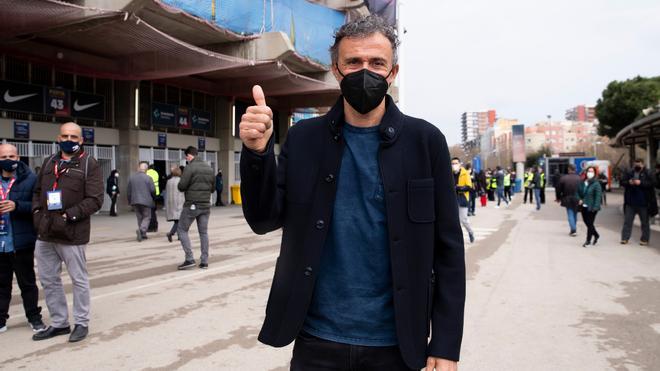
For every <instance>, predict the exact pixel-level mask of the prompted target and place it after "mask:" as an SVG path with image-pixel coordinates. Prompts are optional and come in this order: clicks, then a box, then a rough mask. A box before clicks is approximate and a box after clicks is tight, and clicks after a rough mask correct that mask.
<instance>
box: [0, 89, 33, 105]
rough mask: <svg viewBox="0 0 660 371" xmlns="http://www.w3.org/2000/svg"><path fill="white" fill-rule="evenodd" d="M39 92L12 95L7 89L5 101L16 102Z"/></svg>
mask: <svg viewBox="0 0 660 371" xmlns="http://www.w3.org/2000/svg"><path fill="white" fill-rule="evenodd" d="M37 94H38V93H34V94H24V95H14V96H12V95H10V94H9V90H7V91H5V97H4V98H5V102H7V103H14V102H18V101H20V100H23V99H27V98H30V97H34V96H35V95H37Z"/></svg>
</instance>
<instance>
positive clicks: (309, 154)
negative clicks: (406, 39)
mask: <svg viewBox="0 0 660 371" xmlns="http://www.w3.org/2000/svg"><path fill="white" fill-rule="evenodd" d="M397 45H398V40H397V37H396V33H395V31H394V29H393V28H392V27H391V26H389V25H388V24H387V23H386V22H384V21H383V20H382V19H381V18H378V17H377V16H368V17H366V18H361V19H357V20H354V21H351V22H349V23H347V24H345V25H344V26H342V27H341V28H340V29H339V30H338V31H337V33H336V34H335V43H334V45H333V46H332V47H331V48H330V51H331V53H332V62H333V66H332V71H333V73H334V75H335V77H336V78H337V81H339V84H340V87H341V93H342V96H341V97H340V99H339V100H338V101H337V103H336V104H335V106H334V107H332V109H331V110H330V111H329V112H328V113H327V114H326V115H324V116H321V117H317V118H313V119H309V120H305V121H301V122H299V123H298V124H296V126H294V127H292V128H291V129H290V130H289V132H288V134H287V139H286V142H285V143H284V145H283V146H282V148H281V151H280V154H279V157H278V161H277V162H276V161H275V154H274V141H273V138H272V133H273V121H272V118H273V114H272V111H271V109H270V108H269V107H268V106H267V105H266V98H265V96H264V92H263V90H262V89H261V87H259V86H255V87H254V88H253V91H252V94H253V97H254V100H255V103H256V106H252V107H249V108H248V109H247V112H246V113H245V114H244V115H243V117H242V119H241V123H240V137H241V139H242V140H243V143H244V147H243V153H242V156H241V179H242V183H241V196H242V198H243V213H244V214H245V218H246V220H247V221H248V223H249V224H250V227H251V228H252V230H253V231H254V232H256V233H258V234H264V233H268V232H270V231H273V230H275V229H278V228H282V230H283V235H282V246H281V250H280V257H279V258H278V259H277V263H276V267H275V276H274V278H273V284H272V288H271V292H270V296H269V299H268V305H267V307H266V319H265V322H264V325H263V328H262V329H261V333H260V335H259V340H260V341H262V342H264V343H266V344H270V345H273V346H276V347H282V346H285V345H287V344H290V343H291V342H292V341H294V340H295V346H294V350H293V358H292V360H291V370H330V369H332V370H354V369H359V370H371V369H373V370H411V369H421V368H424V367H426V369H427V370H434V369H435V370H456V369H457V362H458V358H459V354H460V348H461V339H462V333H463V306H464V301H465V262H464V250H463V237H462V233H461V227H460V224H459V219H458V206H457V203H456V197H455V193H454V181H453V177H452V172H451V169H450V161H449V151H448V149H447V143H446V141H445V138H444V136H443V135H442V133H440V131H439V130H438V129H437V128H436V127H435V126H433V125H431V124H429V123H428V122H426V121H423V120H420V119H416V118H413V117H410V116H406V115H404V114H403V113H401V112H400V111H399V110H398V109H397V107H396V105H395V104H394V101H393V100H392V98H391V97H390V96H388V95H387V90H388V88H389V85H390V84H391V83H392V82H393V81H394V79H395V78H396V75H397V73H398V70H399V66H398V64H397V54H396V50H397ZM429 335H431V336H430V338H429Z"/></svg>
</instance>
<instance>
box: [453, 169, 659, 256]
mask: <svg viewBox="0 0 660 371" xmlns="http://www.w3.org/2000/svg"><path fill="white" fill-rule="evenodd" d="M451 166H452V171H453V173H454V184H455V190H456V197H457V202H458V206H459V217H460V221H461V225H462V226H463V228H465V229H466V231H467V232H468V238H469V240H470V242H471V243H472V242H474V240H475V237H474V231H473V229H472V227H471V225H470V221H469V218H468V217H469V216H475V215H476V213H475V211H476V200H477V198H479V199H480V200H481V206H482V207H485V206H486V204H487V202H488V201H492V202H494V201H495V200H496V197H497V204H496V206H495V208H499V207H500V205H501V203H502V202H504V204H505V206H506V207H509V204H510V202H511V201H512V198H513V192H512V187H514V185H515V182H516V173H515V171H511V169H503V168H502V167H500V166H497V167H496V168H495V169H490V168H488V169H485V170H482V171H474V170H473V169H472V167H471V164H470V163H467V164H463V163H462V162H461V160H460V159H459V158H457V157H454V158H453V159H452V160H451ZM552 180H553V185H554V187H555V201H556V202H557V203H559V204H560V205H561V206H562V207H564V208H565V209H566V214H567V218H568V225H569V228H570V231H569V234H570V236H573V237H576V236H577V219H578V215H581V216H582V220H583V221H584V224H585V226H586V227H587V236H586V240H585V242H584V243H583V245H582V246H583V247H587V246H593V245H596V244H597V243H598V239H599V238H600V234H599V233H598V230H597V229H596V215H597V214H598V212H599V211H600V210H601V207H602V206H603V205H607V191H609V189H608V180H607V177H606V175H605V174H604V172H603V171H599V169H598V168H597V167H595V166H589V167H587V168H586V169H583V171H582V172H581V173H580V174H578V173H577V172H576V168H575V165H573V164H569V165H568V172H567V173H566V174H564V175H561V174H559V172H558V171H557V172H556V173H555V174H554V175H553V179H552ZM521 182H522V188H523V189H524V195H523V204H526V203H528V202H529V203H530V204H534V203H535V204H536V210H540V209H541V205H542V204H545V188H546V176H545V171H544V169H543V167H542V166H535V167H531V168H528V169H527V170H526V171H525V173H524V174H523V176H522V179H521ZM620 182H621V186H622V187H623V188H624V206H623V211H624V223H623V228H622V231H621V244H624V245H625V244H628V243H629V241H630V236H631V233H632V226H633V221H634V219H635V217H636V216H638V217H639V219H640V222H641V230H642V233H641V238H640V245H642V246H646V245H648V244H649V239H650V221H651V218H653V217H654V216H655V215H657V214H658V205H657V197H656V192H658V190H660V165H658V166H657V167H656V172H655V173H652V172H651V171H650V170H648V169H646V167H645V166H644V161H643V160H642V159H636V160H635V161H634V165H633V167H632V168H631V169H630V170H628V171H625V172H623V175H622V177H621V180H620Z"/></svg>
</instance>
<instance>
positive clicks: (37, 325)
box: [28, 319, 48, 332]
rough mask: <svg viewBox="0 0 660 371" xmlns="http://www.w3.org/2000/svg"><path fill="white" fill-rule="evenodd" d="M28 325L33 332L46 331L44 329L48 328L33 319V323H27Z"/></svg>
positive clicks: (38, 320) (40, 321)
mask: <svg viewBox="0 0 660 371" xmlns="http://www.w3.org/2000/svg"><path fill="white" fill-rule="evenodd" d="M28 324H29V325H30V328H32V331H34V332H43V331H46V329H47V328H48V327H47V326H46V325H45V324H44V322H43V321H42V320H41V319H35V320H33V321H29V322H28Z"/></svg>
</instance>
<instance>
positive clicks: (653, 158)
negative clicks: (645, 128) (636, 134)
mask: <svg viewBox="0 0 660 371" xmlns="http://www.w3.org/2000/svg"><path fill="white" fill-rule="evenodd" d="M646 149H647V151H646V164H647V165H646V168H647V169H655V164H656V162H657V154H658V141H657V140H656V139H653V132H651V133H650V134H649V136H648V138H646Z"/></svg>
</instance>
